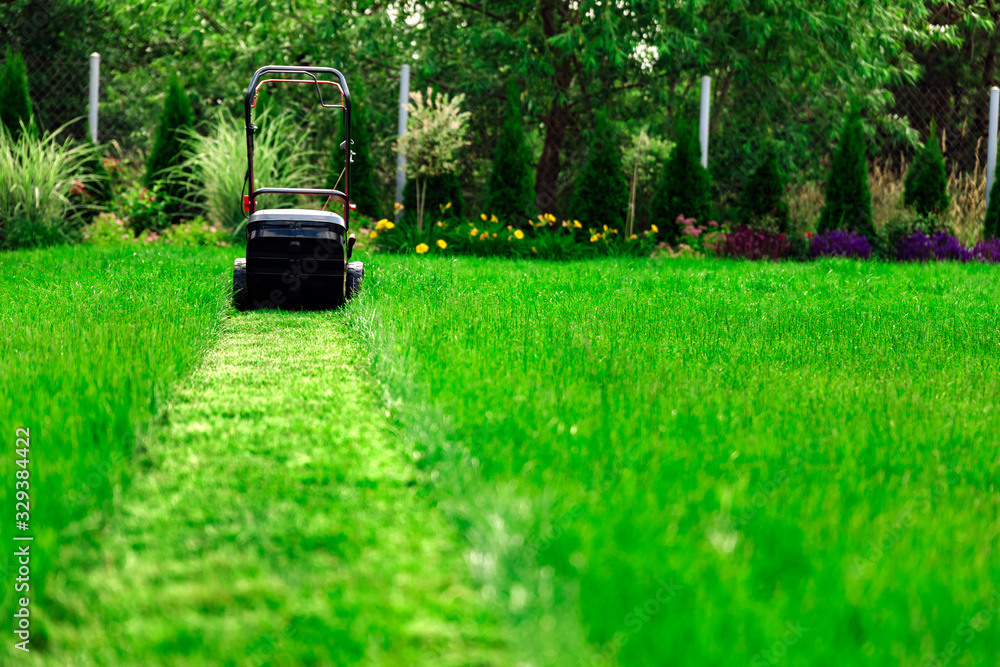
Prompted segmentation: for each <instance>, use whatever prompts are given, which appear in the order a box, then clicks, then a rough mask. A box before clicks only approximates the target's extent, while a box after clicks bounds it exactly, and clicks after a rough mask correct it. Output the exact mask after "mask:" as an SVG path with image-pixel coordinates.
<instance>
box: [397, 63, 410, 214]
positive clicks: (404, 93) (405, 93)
mask: <svg viewBox="0 0 1000 667" xmlns="http://www.w3.org/2000/svg"><path fill="white" fill-rule="evenodd" d="M409 102H410V66H409V65H403V67H402V68H401V69H400V71H399V131H398V133H397V136H398V137H401V136H403V135H404V134H406V105H407V104H409ZM405 183H406V156H405V155H404V154H403V151H396V203H397V204H399V206H397V207H396V220H399V216H400V215H401V214H402V205H403V185H404V184H405Z"/></svg>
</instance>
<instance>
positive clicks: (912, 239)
mask: <svg viewBox="0 0 1000 667" xmlns="http://www.w3.org/2000/svg"><path fill="white" fill-rule="evenodd" d="M972 258H973V253H972V251H971V250H969V249H968V248H966V247H965V246H963V245H962V242H961V241H959V240H958V239H957V238H955V237H954V236H952V235H951V234H948V233H946V232H935V233H934V234H931V235H930V236H929V237H928V236H927V235H926V234H924V232H922V231H919V230H918V231H916V232H913V234H911V235H910V236H907V237H906V238H904V239H903V240H902V241H901V242H900V244H899V247H898V248H897V249H896V259H898V260H900V261H901V262H929V261H934V260H938V261H949V260H950V261H958V262H968V261H969V260H970V259H972Z"/></svg>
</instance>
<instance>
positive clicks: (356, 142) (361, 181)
mask: <svg viewBox="0 0 1000 667" xmlns="http://www.w3.org/2000/svg"><path fill="white" fill-rule="evenodd" d="M345 139H346V135H345V134H344V131H343V129H342V130H341V133H340V138H339V139H338V140H337V145H336V146H334V147H333V151H332V153H331V154H330V167H329V170H328V172H327V177H326V187H328V188H334V186H335V185H336V184H337V181H338V180H340V185H339V186H338V187H337V188H334V189H340V190H343V189H344V182H343V179H342V178H340V174H341V172H342V171H343V169H344V161H345V159H346V157H345V153H344V151H342V150H340V144H341V143H342V142H343V141H344V140H345ZM351 141H352V142H353V146H351V148H352V150H353V151H354V162H353V163H351V201H353V202H354V203H355V204H357V206H358V209H357V211H358V213H359V214H360V215H366V216H369V217H372V218H380V217H382V205H381V204H380V203H379V201H380V197H379V194H378V189H377V188H376V187H375V175H376V174H375V163H374V162H373V161H372V157H371V148H372V145H371V144H372V141H371V136H370V134H369V126H368V101H367V99H365V92H364V87H363V86H362V84H361V83H360V81H354V82H352V83H351Z"/></svg>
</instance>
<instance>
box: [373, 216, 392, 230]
mask: <svg viewBox="0 0 1000 667" xmlns="http://www.w3.org/2000/svg"><path fill="white" fill-rule="evenodd" d="M388 225H392V223H391V222H389V221H388V220H386V219H385V218H382V219H381V220H379V221H378V222H376V223H375V229H377V230H378V231H382V230H383V229H392V227H387V226H388Z"/></svg>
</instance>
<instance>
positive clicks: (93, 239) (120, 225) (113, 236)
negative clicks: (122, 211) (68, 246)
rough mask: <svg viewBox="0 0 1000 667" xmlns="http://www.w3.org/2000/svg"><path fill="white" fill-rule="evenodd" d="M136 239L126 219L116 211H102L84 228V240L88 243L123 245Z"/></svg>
mask: <svg viewBox="0 0 1000 667" xmlns="http://www.w3.org/2000/svg"><path fill="white" fill-rule="evenodd" d="M133 241H135V236H134V235H133V234H132V232H131V230H130V229H129V228H128V224H127V223H126V222H125V220H122V219H121V218H119V217H118V216H117V215H115V214H114V213H101V214H100V215H98V216H96V217H95V218H94V220H93V222H91V223H90V224H89V225H86V226H85V227H84V228H83V242H84V243H86V244H87V245H97V246H109V245H121V244H123V243H131V242H133Z"/></svg>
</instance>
